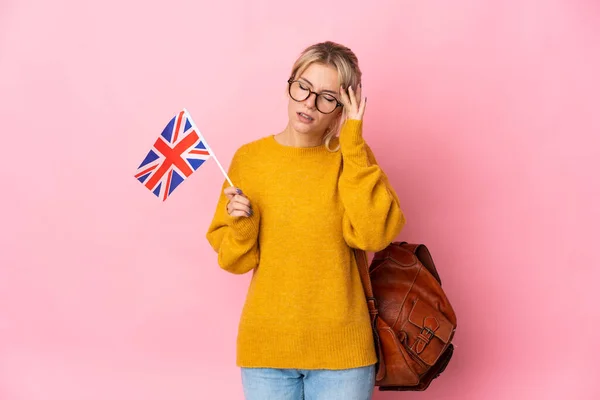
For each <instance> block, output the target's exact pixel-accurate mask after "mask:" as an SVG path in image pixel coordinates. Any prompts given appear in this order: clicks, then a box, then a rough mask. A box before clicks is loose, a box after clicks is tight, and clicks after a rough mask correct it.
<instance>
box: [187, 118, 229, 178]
mask: <svg viewBox="0 0 600 400" xmlns="http://www.w3.org/2000/svg"><path fill="white" fill-rule="evenodd" d="M183 112H184V113H185V114H186V115H187V118H188V120H189V121H190V123H191V124H192V127H193V128H194V130H195V131H196V133H197V134H198V136H200V139H201V140H202V142H203V143H204V145H205V146H206V150H208V152H209V153H210V155H211V156H212V157H213V158H214V159H215V161H216V162H217V165H218V166H219V169H220V170H221V172H222V173H223V175H225V179H227V182H229V185H230V186H233V183H232V182H231V179H229V176H228V175H227V172H225V169H223V166H222V165H221V163H220V162H219V159H218V158H217V156H216V155H215V153H214V152H213V151H212V149H211V148H210V145H209V144H208V142H207V141H206V139H204V137H203V136H202V133H201V132H200V129H198V126H197V125H196V123H195V122H194V120H193V119H192V116H191V114H190V113H189V112H188V110H187V108H184V109H183Z"/></svg>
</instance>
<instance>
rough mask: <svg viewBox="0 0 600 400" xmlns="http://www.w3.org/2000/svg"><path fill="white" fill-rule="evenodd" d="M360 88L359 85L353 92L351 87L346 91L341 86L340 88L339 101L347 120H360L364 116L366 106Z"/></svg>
mask: <svg viewBox="0 0 600 400" xmlns="http://www.w3.org/2000/svg"><path fill="white" fill-rule="evenodd" d="M361 92H362V88H361V86H360V85H359V87H358V90H357V91H356V92H355V91H354V89H353V88H352V86H350V87H349V88H348V91H346V90H345V89H344V87H343V86H342V87H341V88H340V101H341V102H342V104H343V105H344V110H345V111H346V118H347V119H357V120H362V118H363V115H364V114H365V107H366V106H367V98H366V97H365V98H364V99H363V98H362V93H361Z"/></svg>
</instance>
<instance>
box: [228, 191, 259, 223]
mask: <svg viewBox="0 0 600 400" xmlns="http://www.w3.org/2000/svg"><path fill="white" fill-rule="evenodd" d="M223 193H224V194H225V196H227V199H228V200H229V201H228V202H227V214H229V215H231V216H232V217H251V216H252V215H254V211H253V210H252V204H250V200H248V198H247V197H246V196H245V195H244V193H243V192H242V190H241V189H239V188H236V187H232V186H230V187H227V188H225V189H224V190H223Z"/></svg>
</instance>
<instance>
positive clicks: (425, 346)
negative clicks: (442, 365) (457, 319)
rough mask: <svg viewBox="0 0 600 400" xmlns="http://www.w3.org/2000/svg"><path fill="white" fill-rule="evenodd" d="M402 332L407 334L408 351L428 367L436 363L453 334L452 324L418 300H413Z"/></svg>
mask: <svg viewBox="0 0 600 400" xmlns="http://www.w3.org/2000/svg"><path fill="white" fill-rule="evenodd" d="M402 330H403V331H405V332H406V334H407V338H406V342H407V343H406V344H407V346H408V349H409V351H411V352H412V354H413V356H414V357H417V358H418V359H419V360H421V361H422V362H423V363H425V364H427V365H429V366H432V365H434V364H435V363H436V362H437V360H438V359H439V357H440V356H441V355H442V353H443V352H444V351H445V350H446V348H447V347H448V343H450V341H451V340H452V336H453V333H454V328H453V324H452V323H450V321H448V319H446V317H445V316H444V315H443V314H442V313H441V312H440V311H439V310H436V309H434V308H433V307H432V306H430V305H429V304H427V303H426V302H425V301H423V300H419V299H415V300H414V303H413V307H412V310H411V311H410V314H409V316H408V321H407V322H406V323H405V324H404V326H403V329H402Z"/></svg>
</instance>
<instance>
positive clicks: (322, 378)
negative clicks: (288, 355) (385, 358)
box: [242, 365, 375, 400]
mask: <svg viewBox="0 0 600 400" xmlns="http://www.w3.org/2000/svg"><path fill="white" fill-rule="evenodd" d="M242 386H243V387H244V396H245V398H246V400H371V396H372V395H373V389H374V386H375V366H374V365H370V366H367V367H361V368H351V369H342V370H322V369H319V370H298V369H272V368H242Z"/></svg>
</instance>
